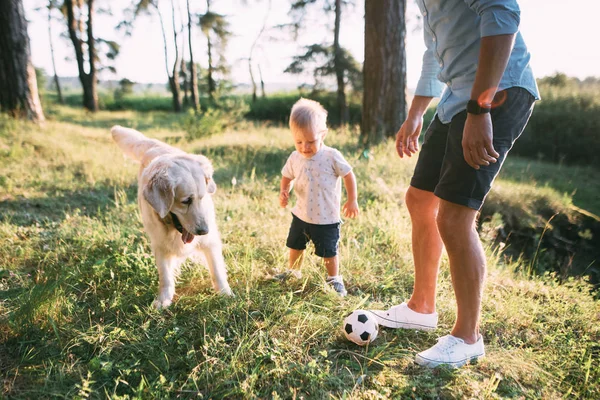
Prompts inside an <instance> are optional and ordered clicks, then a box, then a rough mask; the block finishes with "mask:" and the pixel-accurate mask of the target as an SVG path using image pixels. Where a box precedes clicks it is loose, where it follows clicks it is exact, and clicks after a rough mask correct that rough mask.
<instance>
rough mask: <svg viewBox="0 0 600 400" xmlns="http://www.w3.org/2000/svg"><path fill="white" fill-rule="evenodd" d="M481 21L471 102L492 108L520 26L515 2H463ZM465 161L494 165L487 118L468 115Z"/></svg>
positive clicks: (464, 146) (491, 132)
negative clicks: (474, 101)
mask: <svg viewBox="0 0 600 400" xmlns="http://www.w3.org/2000/svg"><path fill="white" fill-rule="evenodd" d="M465 1H466V3H467V5H468V6H469V7H470V8H471V9H472V10H473V11H474V12H475V13H477V14H478V15H479V16H480V17H481V25H480V34H481V43H480V49H479V62H478V66H477V73H476V75H475V83H474V84H473V88H472V90H471V100H476V101H478V102H479V104H480V105H485V106H486V107H487V106H489V105H491V104H492V101H493V99H494V95H495V94H496V91H497V90H498V85H499V84H500V80H501V79H502V75H503V74H504V70H505V69H506V65H507V64H508V60H509V58H510V53H511V51H512V48H513V45H514V40H515V36H516V34H517V32H518V31H519V24H520V23H521V17H520V9H519V4H518V3H517V1H516V0H465ZM462 144H463V153H464V157H465V161H466V162H467V163H468V164H469V165H470V166H471V167H473V168H475V169H479V167H480V166H481V165H489V164H490V163H494V162H496V158H497V157H498V156H499V154H498V153H497V152H496V150H495V149H494V146H493V127H492V119H491V116H490V115H489V114H482V115H472V114H468V115H467V121H466V122H465V129H464V131H463V142H462Z"/></svg>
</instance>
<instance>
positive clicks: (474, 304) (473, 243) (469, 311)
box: [375, 0, 539, 367]
mask: <svg viewBox="0 0 600 400" xmlns="http://www.w3.org/2000/svg"><path fill="white" fill-rule="evenodd" d="M417 3H418V5H419V8H420V11H421V13H422V15H423V27H424V31H425V44H426V47H427V50H426V51H425V55H424V57H423V68H422V72H421V77H420V80H419V82H418V85H417V89H416V92H415V97H414V99H413V101H412V104H411V106H410V110H409V113H408V117H407V119H406V121H405V122H404V123H403V124H402V127H401V128H400V130H399V131H398V134H397V138H396V150H397V152H398V155H399V156H400V158H403V157H404V156H408V157H410V156H412V155H413V154H415V153H416V152H417V151H418V150H419V145H418V137H419V135H420V133H421V128H422V124H423V114H424V113H425V111H426V110H427V107H428V105H429V103H430V102H431V100H432V98H433V97H438V96H440V94H442V91H443V89H445V90H444V91H443V95H442V98H441V100H440V102H439V105H438V106H437V113H436V116H435V118H434V120H433V121H432V123H431V125H430V126H429V127H428V129H427V131H426V133H425V137H424V142H423V146H422V149H421V151H420V153H419V158H418V162H417V165H416V167H415V171H414V175H413V178H412V180H411V183H410V187H409V189H408V191H407V193H406V205H407V207H408V211H409V213H410V217H411V221H412V245H413V258H414V266H415V282H414V288H413V294H412V296H411V298H410V300H409V301H408V303H402V304H400V305H397V306H394V307H392V308H390V309H389V310H387V311H375V313H376V315H377V316H378V317H379V318H378V319H379V322H380V324H381V325H383V326H389V327H393V328H409V329H435V328H436V327H437V313H436V311H435V310H436V282H437V276H438V269H439V265H440V259H441V255H442V248H443V247H445V248H446V252H447V254H448V259H449V262H450V272H451V275H452V285H453V288H454V293H455V296H456V302H457V308H458V313H457V319H456V322H455V325H454V327H453V328H452V331H451V333H450V335H447V336H443V337H441V338H439V339H438V342H437V344H436V345H434V346H433V347H431V348H430V349H428V350H426V351H423V352H421V353H419V354H417V356H416V358H415V361H416V362H417V363H418V364H420V365H423V366H428V367H435V366H438V365H442V364H444V365H449V366H452V367H459V366H461V365H464V364H465V363H466V362H469V361H470V360H473V359H478V358H480V357H482V356H484V355H485V350H484V344H483V337H482V336H481V334H480V333H479V317H480V311H481V298H482V292H483V283H484V278H485V272H486V259H485V253H484V251H483V248H482V245H481V242H480V240H479V236H478V234H477V231H476V228H475V223H476V217H477V213H478V210H479V209H480V208H481V205H482V204H483V201H484V199H485V197H486V195H487V193H488V192H489V190H490V188H491V185H492V182H493V181H494V178H495V177H496V176H497V175H498V172H499V171H500V167H501V166H502V163H503V162H504V159H505V157H506V155H507V153H508V151H509V150H510V149H511V147H512V145H513V143H514V141H515V140H516V139H517V138H518V137H519V135H520V134H521V133H522V132H523V129H524V128H525V125H526V124H527V121H528V119H529V116H530V115H531V112H532V110H533V104H534V102H535V100H538V99H539V94H538V89H537V85H536V82H535V78H534V76H533V73H532V71H531V68H530V66H529V58H530V55H529V53H528V51H527V48H526V46H525V42H524V41H523V38H522V37H521V35H520V33H519V32H518V29H519V22H520V17H519V6H518V4H517V2H516V1H515V0H480V1H476V0H417ZM444 86H445V87H444Z"/></svg>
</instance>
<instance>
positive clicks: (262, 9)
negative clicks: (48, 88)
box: [24, 0, 600, 88]
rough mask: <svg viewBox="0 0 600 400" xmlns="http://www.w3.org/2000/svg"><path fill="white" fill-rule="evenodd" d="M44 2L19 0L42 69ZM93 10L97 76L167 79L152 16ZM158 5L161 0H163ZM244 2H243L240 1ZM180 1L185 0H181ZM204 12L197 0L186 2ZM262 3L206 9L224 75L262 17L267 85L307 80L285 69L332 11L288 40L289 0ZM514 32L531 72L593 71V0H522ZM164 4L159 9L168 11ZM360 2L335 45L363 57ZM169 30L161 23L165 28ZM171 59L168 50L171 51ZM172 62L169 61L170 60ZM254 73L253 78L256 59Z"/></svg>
mask: <svg viewBox="0 0 600 400" xmlns="http://www.w3.org/2000/svg"><path fill="white" fill-rule="evenodd" d="M46 3H47V1H45V0H24V5H25V13H26V16H27V19H28V20H29V27H28V31H29V37H30V39H31V49H32V59H33V63H34V65H35V66H36V67H42V68H45V69H46V70H47V72H48V73H51V71H52V61H51V56H50V46H49V40H48V38H49V35H48V23H47V13H46V12H45V10H41V11H40V10H39V9H38V10H36V8H39V7H41V6H43V5H45V4H46ZM96 3H97V4H98V7H99V8H106V7H107V6H110V8H111V10H112V12H113V13H114V15H113V17H108V16H107V15H98V16H97V18H96V28H95V29H96V35H97V36H99V37H103V38H105V39H112V40H116V41H117V42H119V43H120V45H121V50H120V55H119V57H118V59H117V60H116V65H115V66H116V69H117V74H116V75H115V74H110V73H103V75H102V76H101V79H121V78H128V79H130V80H131V81H134V82H139V83H164V82H166V81H167V75H166V68H165V61H164V48H163V39H162V34H161V29H160V23H159V19H158V17H157V16H156V15H149V16H143V17H140V18H139V19H138V21H137V23H136V25H135V28H134V30H133V33H132V35H131V36H129V37H125V36H124V35H123V33H122V32H117V31H116V30H115V29H114V28H115V25H116V23H117V22H118V20H119V18H120V16H122V10H123V9H124V8H126V7H127V5H128V4H129V3H130V1H129V0H97V1H96ZM162 3H165V4H168V3H169V2H167V1H164V0H163V1H162ZM244 3H245V4H244ZM182 4H183V5H185V2H183V3H182ZM192 4H196V5H197V6H198V7H199V8H198V9H197V11H198V12H204V9H203V7H204V4H205V2H204V1H199V0H192ZM267 4H268V1H267V0H262V1H257V0H247V1H246V2H244V1H242V0H213V11H216V12H219V13H222V14H225V15H227V16H228V19H229V21H230V22H231V27H230V29H231V31H233V33H234V36H233V37H232V38H231V39H230V41H229V46H228V50H227V53H226V57H227V59H228V61H229V63H230V64H231V65H232V72H231V76H232V79H233V80H234V81H235V82H236V83H249V82H250V77H249V73H248V63H247V61H245V60H244V59H247V57H248V55H249V52H250V47H251V45H252V43H253V41H254V40H255V38H256V36H257V34H258V32H259V31H260V30H261V27H262V25H263V21H265V19H266V21H267V26H268V27H269V29H267V30H266V32H265V33H264V34H263V35H262V36H261V40H260V41H259V42H258V45H257V49H256V50H255V55H254V57H253V58H254V59H255V60H256V61H257V63H259V64H260V68H261V70H262V74H263V78H264V80H265V82H266V83H267V84H270V83H288V84H294V83H298V84H301V83H303V82H307V83H312V80H311V79H310V77H308V76H294V75H291V74H286V73H284V72H283V71H284V69H285V68H286V67H287V66H288V65H289V64H290V62H291V60H292V57H293V56H294V55H298V54H302V53H303V52H304V50H303V48H304V46H306V45H310V44H313V43H324V42H327V43H330V42H332V41H333V34H332V31H333V15H327V14H325V13H324V12H323V11H322V10H318V11H317V10H315V11H314V12H312V13H310V14H309V16H308V17H309V18H308V24H307V29H305V30H304V31H303V32H301V34H300V35H299V37H298V40H297V41H296V42H294V41H293V40H292V38H291V36H289V35H288V34H287V33H285V32H283V31H280V30H277V29H275V28H272V27H273V26H274V25H277V24H281V23H284V22H287V21H289V16H288V15H287V12H288V7H289V6H288V5H289V1H285V0H272V1H271V9H270V11H269V12H267V11H268V7H267ZM407 4H408V6H407V21H408V29H407V31H408V32H407V38H406V52H407V80H408V86H409V88H412V87H414V86H415V85H416V82H417V80H418V77H419V73H420V68H421V59H422V54H423V51H424V49H425V47H424V44H423V33H422V28H421V27H420V21H419V19H418V9H417V6H416V4H415V3H414V0H408V3H407ZM519 5H520V7H521V28H520V30H521V33H522V35H523V37H524V39H525V42H526V43H527V46H528V47H529V50H530V52H531V55H532V57H531V65H532V67H533V70H534V73H535V74H536V76H537V77H543V76H548V75H553V74H555V73H557V72H562V73H565V74H567V75H569V76H573V77H577V78H580V79H584V78H585V77H588V76H596V77H598V76H600V52H597V51H592V47H593V46H595V45H594V43H595V39H593V37H595V34H596V33H595V29H594V26H595V25H596V24H597V23H598V22H597V16H598V15H599V14H600V1H598V0H573V1H570V2H566V1H564V0H521V1H520V2H519ZM169 10H170V9H165V13H167V12H168V11H169ZM363 15H364V0H355V6H354V7H350V8H348V9H345V10H344V13H343V20H342V27H341V38H340V41H341V44H342V46H344V47H345V48H347V49H349V50H350V52H351V53H352V54H353V55H354V57H355V58H356V59H357V60H358V61H359V62H362V61H363V60H364V48H363V46H364V20H363ZM64 26H65V25H64V23H61V22H58V21H55V22H53V25H52V27H53V35H52V37H53V40H54V46H55V55H56V62H57V70H58V74H59V76H76V75H77V66H76V63H75V61H74V56H73V47H72V44H71V43H70V41H68V39H66V37H64V36H63V37H61V36H60V33H61V32H64V31H65V28H64ZM167 29H168V28H167ZM193 41H194V48H195V50H194V58H195V59H197V60H198V61H199V62H200V63H201V64H202V65H203V66H206V55H205V53H206V45H205V39H204V37H203V36H202V35H201V33H200V32H199V31H198V32H196V34H195V35H194V37H193ZM170 57H171V59H172V55H170ZM171 63H172V61H171ZM254 74H255V77H258V70H257V67H256V64H255V65H254Z"/></svg>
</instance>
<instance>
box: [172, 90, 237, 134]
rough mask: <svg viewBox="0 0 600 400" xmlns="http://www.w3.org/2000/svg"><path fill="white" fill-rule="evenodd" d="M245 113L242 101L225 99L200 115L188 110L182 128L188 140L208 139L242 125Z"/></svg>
mask: <svg viewBox="0 0 600 400" xmlns="http://www.w3.org/2000/svg"><path fill="white" fill-rule="evenodd" d="M247 112H248V105H247V104H246V103H245V102H244V101H243V100H241V99H226V100H224V101H222V102H220V103H219V104H218V105H217V106H215V107H212V108H209V109H207V110H206V111H203V112H201V113H200V114H195V113H194V111H193V110H192V109H189V110H188V116H187V117H186V118H185V120H184V122H183V128H184V130H185V131H186V132H187V137H188V138H189V139H192V140H193V139H199V138H202V137H208V136H212V135H216V134H218V133H221V132H223V131H225V129H227V128H232V127H234V126H236V125H238V124H240V123H242V121H243V120H244V115H245V114H246V113H247Z"/></svg>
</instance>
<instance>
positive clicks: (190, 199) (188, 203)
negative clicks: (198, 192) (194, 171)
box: [181, 197, 194, 206]
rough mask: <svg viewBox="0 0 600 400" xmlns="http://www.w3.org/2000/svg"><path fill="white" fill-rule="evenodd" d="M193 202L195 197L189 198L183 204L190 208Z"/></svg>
mask: <svg viewBox="0 0 600 400" xmlns="http://www.w3.org/2000/svg"><path fill="white" fill-rule="evenodd" d="M192 201H194V198H193V197H188V198H187V199H185V200H183V201H182V202H181V204H185V205H186V206H189V205H190V204H192Z"/></svg>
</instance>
